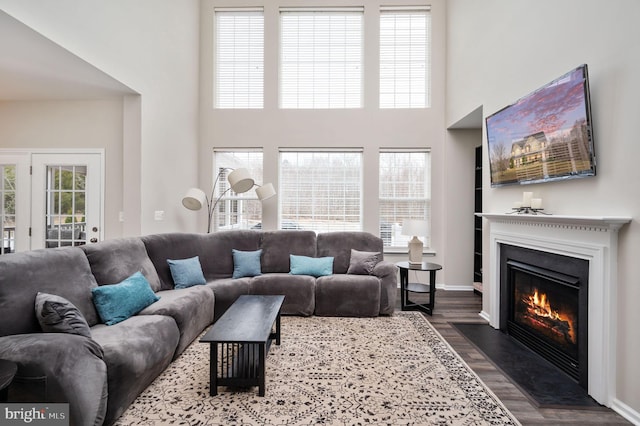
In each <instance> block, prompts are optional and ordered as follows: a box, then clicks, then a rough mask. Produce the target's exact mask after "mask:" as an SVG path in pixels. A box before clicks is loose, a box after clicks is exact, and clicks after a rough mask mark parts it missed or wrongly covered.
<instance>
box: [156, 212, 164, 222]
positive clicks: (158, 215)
mask: <svg viewBox="0 0 640 426" xmlns="http://www.w3.org/2000/svg"><path fill="white" fill-rule="evenodd" d="M154 218H155V220H164V210H156V212H155V214H154Z"/></svg>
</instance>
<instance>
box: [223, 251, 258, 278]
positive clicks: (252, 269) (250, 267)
mask: <svg viewBox="0 0 640 426" xmlns="http://www.w3.org/2000/svg"><path fill="white" fill-rule="evenodd" d="M231 252H232V254H233V276H232V277H231V278H244V277H255V276H258V275H260V274H261V273H262V272H261V269H260V256H261V255H262V249H260V250H253V251H243V250H236V249H233V250H231Z"/></svg>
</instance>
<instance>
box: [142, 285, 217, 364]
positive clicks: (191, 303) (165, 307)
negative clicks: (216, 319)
mask: <svg viewBox="0 0 640 426" xmlns="http://www.w3.org/2000/svg"><path fill="white" fill-rule="evenodd" d="M156 294H157V295H158V296H159V297H160V300H158V301H157V302H156V303H153V304H151V305H149V306H148V307H146V308H144V309H143V310H142V311H140V312H139V313H138V315H166V316H169V317H171V318H173V319H174V320H175V322H176V324H177V326H178V330H180V341H179V342H178V347H177V348H176V352H175V354H174V358H175V357H177V356H178V355H180V354H181V353H182V351H184V350H185V349H186V348H187V346H189V344H190V343H191V342H193V340H194V339H195V338H196V337H198V335H199V334H200V333H201V332H202V330H204V329H205V328H207V326H208V325H209V324H211V323H212V322H213V309H214V304H215V298H214V295H213V292H212V291H211V290H210V289H208V288H207V287H205V286H194V287H189V288H181V289H176V290H163V291H159V292H158V293H156Z"/></svg>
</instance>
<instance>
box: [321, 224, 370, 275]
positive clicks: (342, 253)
mask: <svg viewBox="0 0 640 426" xmlns="http://www.w3.org/2000/svg"><path fill="white" fill-rule="evenodd" d="M351 249H355V250H360V251H378V252H380V253H382V239H381V238H378V237H376V236H375V235H373V234H370V233H368V232H347V231H345V232H325V233H321V234H318V253H317V256H318V257H323V256H333V257H334V261H333V273H334V274H344V273H346V272H347V270H348V269H349V263H350V261H351Z"/></svg>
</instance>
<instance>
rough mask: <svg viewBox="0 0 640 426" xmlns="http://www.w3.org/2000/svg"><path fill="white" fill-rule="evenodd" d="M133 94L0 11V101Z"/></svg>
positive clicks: (94, 97)
mask: <svg viewBox="0 0 640 426" xmlns="http://www.w3.org/2000/svg"><path fill="white" fill-rule="evenodd" d="M133 93H136V92H135V91H134V90H132V89H130V88H129V87H127V86H126V85H124V84H122V83H121V82H119V81H117V80H116V79H114V78H112V77H111V76H109V75H108V74H106V73H104V72H102V71H100V70H99V69H98V68H96V67H94V66H93V65H91V64H89V63H88V62H86V61H84V60H82V59H81V58H79V57H77V56H76V55H74V54H73V53H71V52H69V51H68V50H66V49H64V48H63V47H61V46H60V45H58V44H56V43H54V42H53V41H51V40H50V39H48V38H46V37H44V36H42V35H41V34H40V33H38V32H36V31H34V30H33V29H31V28H30V27H28V26H26V25H24V24H23V23H21V22H20V21H18V20H16V19H15V18H13V17H11V16H10V15H8V14H6V13H5V12H3V11H1V10H0V101H22V100H61V99H68V100H75V99H97V98H105V97H113V96H122V95H124V94H133Z"/></svg>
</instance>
